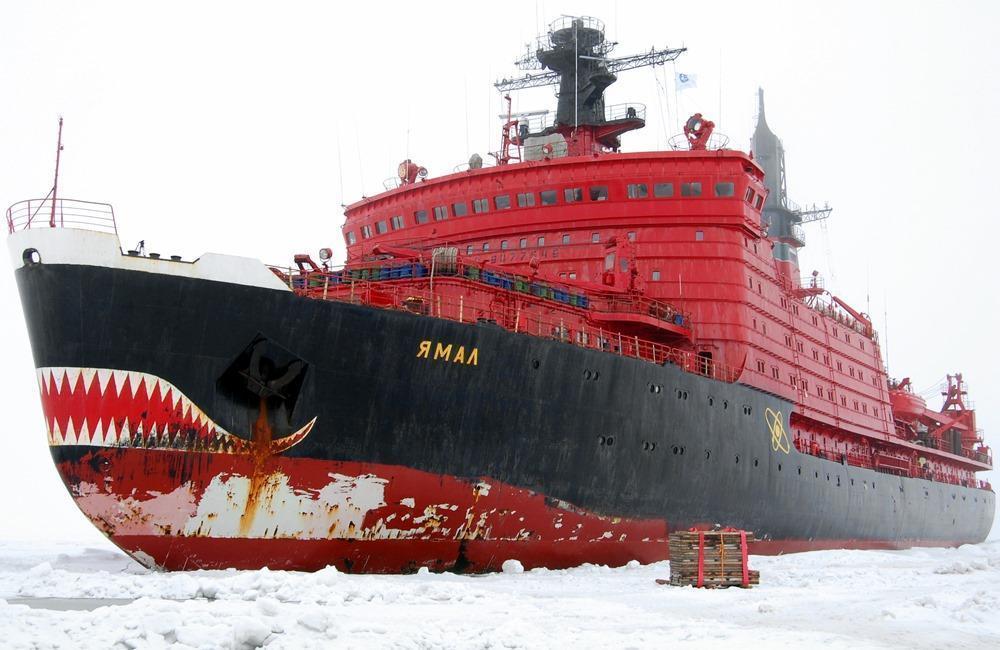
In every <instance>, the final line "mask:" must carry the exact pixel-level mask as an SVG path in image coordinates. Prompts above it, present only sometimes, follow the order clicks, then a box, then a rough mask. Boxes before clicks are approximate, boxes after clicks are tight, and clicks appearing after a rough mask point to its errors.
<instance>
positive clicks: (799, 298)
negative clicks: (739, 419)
mask: <svg viewBox="0 0 1000 650" xmlns="http://www.w3.org/2000/svg"><path fill="white" fill-rule="evenodd" d="M582 21H583V22H580V20H578V21H577V22H576V23H571V22H570V23H565V24H564V22H557V24H554V25H553V28H552V29H553V31H552V32H551V33H550V41H551V43H552V45H551V47H552V48H554V49H559V45H560V44H562V43H565V42H566V41H567V35H566V33H565V30H567V29H570V30H576V31H577V32H578V33H582V31H581V30H583V31H586V30H588V29H589V30H591V31H593V30H595V29H598V28H599V23H595V22H593V19H582ZM587 21H591V22H587ZM561 30H562V31H561ZM590 38H591V41H590V42H591V43H600V42H602V41H601V39H602V38H603V33H602V34H601V38H597V37H596V36H593V34H590ZM580 39H581V40H583V37H582V36H581V37H580ZM571 44H572V43H571ZM595 47H596V46H595ZM664 52H670V53H677V52H679V51H677V50H665V51H664ZM543 54H544V53H540V54H539V57H540V58H542V59H545V58H546V57H545V56H544V55H543ZM653 54H655V52H654V53H653ZM673 55H674V56H676V54H673ZM549 58H551V57H549ZM632 59H633V57H627V58H626V59H623V60H628V61H629V62H630V65H631V61H632ZM591 63H593V62H592V61H591ZM610 63H614V60H613V61H611V62H610ZM605 72H606V71H605ZM591 73H592V74H593V75H594V76H597V77H602V75H603V73H602V71H601V70H599V69H597V70H592V71H591ZM548 74H551V73H548ZM580 74H581V80H582V79H583V75H582V73H580ZM542 76H545V75H542ZM570 76H571V75H570ZM611 76H612V77H613V76H614V75H613V74H612V75H611ZM556 78H558V77H556ZM561 78H562V80H563V81H565V79H566V78H567V71H566V70H565V69H563V70H562V77H561ZM526 79H529V80H530V79H532V77H526ZM612 81H613V79H612ZM581 83H584V81H581ZM504 84H506V85H504ZM524 85H525V80H524V79H522V80H518V81H516V82H507V81H505V82H501V84H498V86H502V87H505V88H506V87H514V88H517V87H524ZM529 85H537V84H529ZM572 100H573V97H572V93H565V92H564V93H561V94H560V110H559V115H558V116H557V118H556V120H555V123H554V125H552V126H550V127H548V128H545V129H543V130H541V131H538V132H535V133H530V132H529V131H528V129H527V128H524V127H525V126H526V123H524V122H519V121H518V120H517V119H515V118H514V117H513V116H509V117H508V120H507V122H506V124H505V125H504V127H503V131H502V138H503V143H502V150H501V151H500V152H499V153H498V154H494V158H495V159H496V161H497V165H496V166H495V167H488V168H483V167H482V166H481V164H480V161H473V164H471V165H470V168H469V169H467V170H466V171H461V172H458V173H453V174H450V175H446V176H443V177H440V178H426V170H424V169H423V168H421V167H419V166H417V165H416V164H414V163H413V162H412V161H409V160H407V161H404V163H402V164H401V165H400V169H399V176H400V180H401V182H400V183H399V185H398V187H396V188H395V189H392V190H389V191H387V192H385V193H383V194H380V195H378V196H375V197H371V198H366V199H364V200H362V201H360V202H357V203H354V204H352V205H350V206H348V207H347V209H346V213H345V214H346V222H345V224H344V226H343V233H344V237H345V239H346V242H347V251H348V252H347V255H348V263H347V267H346V268H345V270H344V271H343V272H338V273H327V272H326V271H325V270H324V269H321V268H319V267H317V266H316V265H314V264H313V265H312V266H311V267H310V266H308V265H307V266H302V265H300V268H301V269H303V271H304V273H303V274H304V275H305V276H306V277H305V278H300V279H298V282H299V285H297V286H302V287H306V286H310V287H312V289H309V290H308V291H310V292H311V293H312V295H317V292H321V293H322V295H324V296H326V297H327V298H330V297H334V298H341V297H346V298H347V299H349V300H354V301H359V302H364V303H366V304H373V305H378V306H385V307H393V308H400V309H407V310H410V311H417V312H420V313H426V314H432V315H435V316H441V317H444V318H451V319H455V320H460V321H464V322H472V321H475V320H479V319H487V320H491V321H494V322H496V323H497V324H499V325H501V326H503V327H505V328H507V329H509V330H512V331H519V332H527V333H531V334H536V335H540V336H550V337H556V338H560V339H563V340H566V341H569V342H573V343H575V344H577V345H582V346H588V347H596V348H599V349H604V350H607V351H609V352H612V353H619V354H629V355H634V356H640V357H643V358H647V359H648V360H651V361H656V362H661V361H662V360H663V359H664V358H666V357H670V356H672V357H673V358H676V359H678V360H679V361H678V362H679V363H681V364H682V365H684V366H685V367H687V368H688V369H690V370H692V371H695V372H700V373H702V374H708V375H711V376H714V377H720V378H726V379H728V380H730V381H739V382H740V383H743V384H746V385H749V386H753V387H756V388H759V389H761V390H763V391H766V392H768V393H771V394H774V395H777V396H779V397H782V398H784V399H787V400H789V401H791V402H793V403H794V404H795V412H794V413H793V415H792V420H791V421H792V427H793V431H792V432H791V437H792V444H794V445H795V446H796V447H797V448H798V449H799V450H800V451H806V452H808V453H811V454H813V455H817V456H821V457H826V458H831V459H837V460H842V461H843V462H845V463H849V464H852V465H857V466H862V467H868V468H875V469H879V470H881V471H884V472H888V473H895V474H899V475H904V476H933V477H934V479H935V480H940V481H947V482H951V483H956V484H962V485H969V486H972V485H976V484H977V481H976V478H975V472H977V471H982V470H987V469H990V467H991V457H990V452H989V449H988V448H987V447H985V446H984V445H983V441H982V436H981V433H980V432H977V431H976V429H975V427H974V424H973V422H974V419H973V414H972V411H971V410H967V409H964V408H962V407H961V403H960V402H959V403H958V404H957V405H956V404H953V403H951V402H949V403H948V404H946V406H945V409H944V412H940V413H938V412H933V411H928V410H926V409H924V410H923V411H921V413H920V414H919V416H917V417H918V419H919V418H923V419H924V420H928V419H929V421H932V422H933V425H931V424H928V425H927V426H928V428H929V429H930V430H931V433H932V434H933V435H930V436H929V437H928V436H924V437H923V438H921V437H920V436H918V435H916V434H915V431H916V429H914V425H913V424H912V422H911V420H910V419H908V418H910V417H911V415H912V414H911V413H907V412H903V411H900V407H899V404H900V399H901V397H900V395H901V393H900V392H899V391H898V390H896V389H894V388H893V387H894V386H895V384H890V380H889V379H888V377H887V374H886V370H885V368H884V364H883V361H882V357H881V351H880V346H879V340H878V335H877V333H876V332H875V330H874V328H873V326H872V322H871V320H870V318H869V317H868V316H867V315H866V314H864V313H861V312H859V311H858V310H856V309H854V308H853V307H851V306H850V305H849V304H848V303H847V302H845V301H844V300H842V299H841V298H839V297H837V296H834V295H832V294H830V293H829V292H828V291H826V289H825V288H824V286H823V282H822V278H820V277H818V276H817V275H815V274H813V275H812V276H808V277H806V278H800V275H799V268H798V262H797V254H796V251H797V249H799V248H801V247H802V246H803V245H804V243H805V237H804V234H803V232H802V228H801V225H799V224H800V223H801V222H802V214H803V212H802V211H801V210H798V209H797V208H795V207H792V204H790V202H788V201H787V199H786V198H785V196H784V190H785V186H784V161H783V152H782V150H781V144H780V141H778V140H777V138H776V137H775V136H774V135H773V134H772V133H771V132H770V130H769V129H768V127H767V125H766V122H765V121H764V113H763V95H761V100H760V109H759V110H760V113H759V119H758V128H757V132H756V133H755V134H754V146H755V153H756V154H757V155H756V156H755V155H754V154H749V155H748V154H745V153H743V152H739V151H734V150H729V149H713V148H711V146H706V145H708V140H709V138H710V136H711V134H712V130H713V129H714V126H715V125H714V124H713V123H712V122H710V121H708V120H707V119H705V118H703V117H702V116H701V114H700V113H699V114H697V115H695V116H693V117H692V118H691V119H690V120H688V122H687V124H686V125H685V137H684V141H686V142H687V143H688V145H689V147H690V150H681V151H669V152H652V153H622V152H620V151H619V150H618V146H617V137H618V135H620V134H621V133H623V132H625V131H627V130H630V129H633V128H639V127H641V126H643V125H644V121H643V119H641V118H642V116H643V115H644V112H643V110H642V108H641V107H637V105H632V106H631V109H630V110H628V109H626V110H624V111H623V110H622V109H619V108H615V110H614V114H609V118H610V119H608V120H605V119H603V117H604V116H600V115H598V116H595V115H594V114H592V113H591V114H589V117H588V118H587V121H585V120H581V119H580V117H579V116H580V113H581V112H583V109H582V108H581V107H576V108H575V109H571V108H566V106H565V104H566V101H568V102H569V103H570V105H572ZM578 101H579V102H580V103H581V105H582V103H583V101H584V99H583V98H580V99H579V100H578ZM600 104H601V106H602V107H603V98H602V99H601V101H600ZM636 107H637V108H636ZM609 111H610V109H609ZM570 115H574V117H575V118H576V120H577V121H576V122H575V123H573V122H572V120H571V119H570V118H569V117H568V116H570ZM612 127H613V128H612ZM612 132H613V134H614V139H613V140H609V139H608V138H607V137H606V134H608V133H612ZM515 148H516V151H515ZM522 158H523V159H524V160H523V162H516V161H518V160H521V159H522ZM765 171H767V173H768V174H769V176H768V177H767V182H766V181H765ZM828 212H829V210H828V209H827V210H826V213H828ZM823 216H826V215H825V214H824V215H823ZM414 263H417V264H416V265H414ZM310 264H311V263H310ZM409 265H414V266H412V268H413V269H423V275H419V274H418V272H417V271H416V270H413V271H412V272H411V271H405V270H403V269H407V268H410V266H409ZM310 269H312V271H310ZM396 269H399V270H396ZM283 277H286V279H287V276H283ZM303 283H308V284H303ZM956 408H958V409H959V411H958V413H960V414H961V417H956V416H955V412H954V411H955V409H956ZM894 409H895V411H897V413H896V414H895V415H894ZM959 438H960V439H961V443H960V444H959V443H958V442H954V441H957V440H958V439H959ZM942 440H947V441H948V442H947V443H943V442H941V441H942Z"/></svg>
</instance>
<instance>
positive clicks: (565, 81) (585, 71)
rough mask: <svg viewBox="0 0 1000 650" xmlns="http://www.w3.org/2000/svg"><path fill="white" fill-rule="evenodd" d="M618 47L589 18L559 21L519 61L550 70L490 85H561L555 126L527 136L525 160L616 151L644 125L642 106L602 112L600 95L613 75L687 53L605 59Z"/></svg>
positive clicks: (503, 88)
mask: <svg viewBox="0 0 1000 650" xmlns="http://www.w3.org/2000/svg"><path fill="white" fill-rule="evenodd" d="M615 45H617V43H614V42H610V41H608V40H606V39H605V36H604V23H602V22H601V21H600V20H598V19H597V18H592V17H590V16H563V17H562V18H559V19H557V20H556V21H554V22H553V23H552V24H551V25H550V26H549V32H548V35H547V37H543V38H539V40H538V47H537V49H536V50H535V52H532V51H531V49H530V48H529V49H528V51H527V52H526V53H525V54H524V55H523V56H522V57H521V58H520V59H519V60H518V61H517V66H518V67H519V68H521V69H535V70H537V69H542V68H548V70H549V71H548V72H540V73H535V74H531V73H526V74H525V75H524V76H523V77H519V78H514V79H502V80H500V81H498V82H496V83H495V84H494V86H495V87H496V89H497V90H499V91H500V92H510V91H512V90H523V89H525V88H537V87H540V86H552V85H558V86H559V93H558V97H559V103H558V106H557V109H556V116H555V121H554V123H553V124H551V125H549V126H546V127H545V128H541V129H539V130H538V131H536V132H534V133H530V134H527V137H526V138H524V139H525V154H526V155H525V159H526V160H532V159H539V158H543V157H559V156H582V155H589V154H592V153H601V152H603V151H617V150H618V148H619V147H620V146H621V142H620V140H619V136H620V135H621V134H623V133H625V132H627V131H631V130H633V129H639V128H642V127H643V126H645V125H646V121H645V107H644V106H642V105H641V104H624V105H621V106H611V107H605V105H604V91H605V90H606V89H607V88H608V86H610V85H611V84H613V83H614V82H615V81H617V80H618V76H617V74H616V73H618V72H623V71H625V70H632V69H634V68H640V67H644V66H652V65H663V64H664V63H666V62H668V61H673V60H674V59H676V58H677V57H678V56H680V55H681V54H682V53H683V52H685V51H686V48H683V47H682V48H676V49H662V50H657V49H655V48H654V49H651V50H650V51H649V52H644V53H642V54H636V55H632V56H624V57H619V58H616V59H612V58H609V57H608V55H609V54H610V53H611V51H612V50H613V49H614V47H615Z"/></svg>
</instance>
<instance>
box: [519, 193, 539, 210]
mask: <svg viewBox="0 0 1000 650" xmlns="http://www.w3.org/2000/svg"><path fill="white" fill-rule="evenodd" d="M533 205H535V193H534V192H521V193H520V194H518V195H517V207H519V208H530V207H532V206H533Z"/></svg>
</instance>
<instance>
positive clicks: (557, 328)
mask: <svg viewBox="0 0 1000 650" xmlns="http://www.w3.org/2000/svg"><path fill="white" fill-rule="evenodd" d="M458 266H459V268H463V267H464V265H458ZM420 268H423V267H420ZM272 270H273V271H274V272H275V273H276V274H277V275H278V276H279V277H281V278H282V280H283V281H285V282H286V283H287V284H288V285H289V288H291V289H292V290H293V291H295V292H296V293H297V294H299V295H303V296H307V297H310V298H315V299H320V300H336V301H342V302H350V303H354V304H363V305H367V306H370V307H377V308H382V309H392V310H397V311H406V312H410V313H415V314H420V315H427V316H435V317H437V318H444V319H447V320H452V321H457V322H459V323H476V322H480V323H482V322H487V323H493V324H495V325H497V326H498V327H503V328H504V329H507V330H509V331H512V332H515V333H518V334H527V335H530V336H537V337H540V338H547V339H555V340H558V341H562V342H564V343H567V344H570V345H576V346H578V347H582V348H588V349H592V350H599V351H602V352H607V353H609V354H617V355H620V356H626V357H632V358H635V359H641V360H643V361H648V362H651V363H656V364H659V365H666V364H668V363H669V364H672V365H675V366H678V367H680V368H681V369H682V370H684V371H686V372H691V373H694V374H698V375H702V376H705V377H711V378H713V379H718V380H720V381H724V382H727V383H732V382H735V381H737V380H738V379H739V377H740V375H741V374H742V368H737V367H733V366H728V365H726V364H722V363H718V362H716V361H714V360H713V359H711V358H706V357H703V356H700V355H698V354H696V353H694V352H692V351H690V350H682V349H679V348H675V347H671V346H669V345H664V344H662V343H656V342H653V341H649V340H647V339H643V338H640V337H638V336H629V335H625V334H622V333H620V332H618V331H614V330H608V329H604V328H602V327H593V326H588V325H582V326H581V325H578V324H577V322H578V321H579V319H580V318H585V311H584V310H586V308H587V307H589V304H590V303H589V299H586V300H588V302H585V303H580V302H579V299H580V298H583V296H579V295H571V294H565V293H563V292H559V294H561V295H559V297H558V298H555V297H554V298H549V297H548V296H547V295H538V292H532V291H530V290H529V291H519V290H518V289H517V285H516V284H514V283H512V284H511V285H509V286H507V285H506V284H499V283H494V282H493V281H486V282H485V284H487V285H490V286H481V285H482V284H483V282H476V281H475V280H472V279H470V278H469V277H466V276H465V275H464V274H463V273H457V272H456V273H442V274H440V275H435V278H434V283H433V287H432V286H431V282H430V276H429V274H424V273H422V272H420V271H418V272H417V273H414V272H412V271H410V273H409V275H408V276H407V278H408V280H409V281H408V282H394V281H391V280H389V281H383V280H379V279H375V280H373V279H371V277H370V276H369V277H368V278H361V277H357V278H353V277H345V276H344V275H343V274H344V272H343V271H338V272H322V271H318V272H317V271H312V272H309V271H307V272H300V271H297V270H291V269H287V268H284V269H283V268H279V267H272ZM353 271H359V269H351V270H350V271H348V273H351V272H353ZM498 275H499V274H498ZM470 285H472V286H473V287H474V288H476V289H479V291H476V292H470V291H467V290H468V289H469V288H470ZM448 289H450V290H448ZM463 290H466V291H465V292H463V293H460V295H459V296H458V297H455V293H456V292H462V291H463ZM498 290H499V291H498ZM500 292H509V293H507V294H506V297H508V298H515V297H516V298H517V300H513V299H511V300H500V301H498V300H497V299H496V298H497V294H498V293H500ZM555 293H556V292H555V291H553V294H555ZM553 299H555V300H557V301H558V302H561V303H563V305H559V306H557V305H554V304H552V302H551V301H552V300H553ZM574 301H576V302H575V303H574ZM518 303H520V305H519V304H518ZM660 304H662V303H660ZM532 307H534V308H532ZM538 307H541V309H539V308H538ZM567 307H569V309H567ZM574 307H575V309H574ZM560 310H562V311H564V314H563V315H562V316H560V315H559V313H558V311H560ZM573 316H579V318H577V319H576V321H574V319H573Z"/></svg>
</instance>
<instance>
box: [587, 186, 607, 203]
mask: <svg viewBox="0 0 1000 650" xmlns="http://www.w3.org/2000/svg"><path fill="white" fill-rule="evenodd" d="M590 200H591V201H607V200H608V186H607V185H594V186H593V187H591V188H590Z"/></svg>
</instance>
